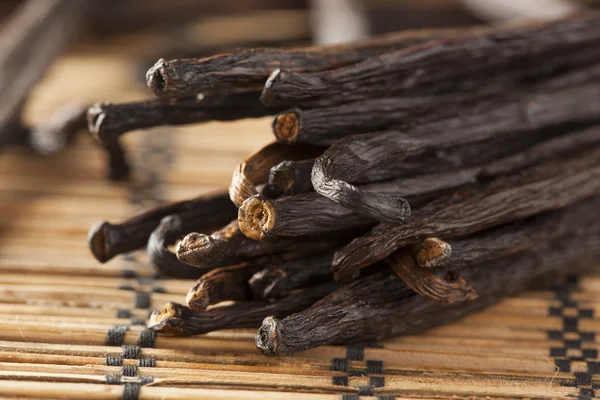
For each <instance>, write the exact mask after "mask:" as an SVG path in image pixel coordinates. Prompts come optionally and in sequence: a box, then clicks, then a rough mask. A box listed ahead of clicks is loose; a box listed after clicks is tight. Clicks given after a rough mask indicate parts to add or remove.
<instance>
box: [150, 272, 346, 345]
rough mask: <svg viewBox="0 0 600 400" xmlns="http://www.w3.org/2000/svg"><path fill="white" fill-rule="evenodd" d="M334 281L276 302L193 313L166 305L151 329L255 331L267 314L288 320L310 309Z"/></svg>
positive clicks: (173, 331) (178, 333)
mask: <svg viewBox="0 0 600 400" xmlns="http://www.w3.org/2000/svg"><path fill="white" fill-rule="evenodd" d="M336 287H337V285H336V284H335V283H334V282H327V283H324V284H321V285H317V286H314V287H310V288H305V289H298V290H295V291H294V292H292V293H290V295H289V296H287V297H285V298H283V299H280V300H278V301H275V302H262V301H248V302H240V303H237V304H233V305H231V306H225V307H217V308H214V309H212V310H209V311H194V310H191V309H189V308H187V307H185V306H182V305H180V304H176V303H167V304H166V305H165V306H164V307H163V308H162V309H161V310H160V311H155V312H153V313H152V315H151V317H150V321H149V322H148V327H149V328H150V329H152V330H154V331H157V332H158V333H161V334H166V335H173V336H189V335H199V334H202V333H208V332H212V331H216V330H220V329H233V328H256V327H257V326H259V325H260V323H261V321H262V320H263V319H264V318H265V317H266V316H268V315H278V316H280V317H285V316H288V315H291V314H293V313H295V312H298V311H301V310H304V309H305V308H307V307H310V306H311V305H312V304H313V303H314V302H316V301H318V300H320V299H322V298H323V297H325V296H327V295H328V294H330V293H331V292H333V291H334V290H335V289H336Z"/></svg>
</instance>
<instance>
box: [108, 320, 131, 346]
mask: <svg viewBox="0 0 600 400" xmlns="http://www.w3.org/2000/svg"><path fill="white" fill-rule="evenodd" d="M128 330H129V327H128V326H126V325H116V326H113V327H112V328H110V329H109V330H108V332H107V333H106V345H107V346H121V345H123V342H124V341H125V334H126V333H127V331H128Z"/></svg>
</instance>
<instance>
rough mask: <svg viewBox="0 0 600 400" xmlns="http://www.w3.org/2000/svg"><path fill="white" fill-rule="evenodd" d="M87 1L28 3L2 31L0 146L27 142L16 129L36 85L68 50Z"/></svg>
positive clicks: (10, 19) (0, 42)
mask: <svg viewBox="0 0 600 400" xmlns="http://www.w3.org/2000/svg"><path fill="white" fill-rule="evenodd" d="M88 5H89V2H88V1H74V0H51V1H40V0H28V1H26V2H23V4H22V5H20V6H19V8H17V9H16V10H15V11H14V12H13V13H11V15H10V16H9V18H8V21H7V22H6V23H5V24H4V25H3V28H2V30H1V32H0V38H1V39H0V48H2V52H1V54H0V104H1V105H2V106H1V107H0V147H3V146H5V145H9V144H14V143H19V142H25V141H26V140H23V139H22V138H18V137H13V136H16V135H23V134H27V131H24V130H19V129H14V127H13V126H12V124H13V122H14V120H15V119H17V118H19V113H20V112H21V111H22V110H21V107H22V105H23V104H24V102H25V101H26V98H27V96H28V94H29V92H30V90H31V89H32V88H33V86H34V85H35V84H36V83H37V82H38V81H39V80H41V78H42V77H43V75H44V73H45V72H46V70H47V69H48V67H49V66H50V65H51V63H52V62H53V61H54V60H55V59H56V58H57V57H58V56H59V55H60V54H61V53H62V52H63V51H64V50H65V48H66V46H67V45H68V44H69V42H70V41H71V39H72V37H73V35H74V33H75V29H76V28H77V26H79V24H80V23H81V22H82V21H83V19H84V17H85V14H86V9H87V8H88Z"/></svg>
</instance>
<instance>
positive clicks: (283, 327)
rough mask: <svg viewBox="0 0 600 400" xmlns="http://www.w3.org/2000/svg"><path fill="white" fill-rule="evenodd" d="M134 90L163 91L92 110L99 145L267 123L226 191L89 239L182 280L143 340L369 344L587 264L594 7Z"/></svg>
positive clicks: (265, 346) (242, 64) (421, 34)
mask: <svg viewBox="0 0 600 400" xmlns="http://www.w3.org/2000/svg"><path fill="white" fill-rule="evenodd" d="M147 78H148V85H149V87H150V89H151V90H152V91H153V92H154V93H155V94H156V95H158V96H159V97H160V99H157V100H152V101H149V102H145V103H130V104H112V105H110V106H104V105H101V106H97V107H94V108H92V109H90V112H89V115H88V117H89V122H90V128H91V130H92V131H93V133H94V134H95V135H96V136H97V137H98V138H99V139H100V140H101V141H105V142H111V141H114V140H116V138H118V137H119V136H120V135H122V134H124V133H126V132H128V131H131V130H134V129H137V128H142V127H150V126H156V125H164V124H188V123H197V122H204V121H209V120H234V119H240V118H248V117H259V116H264V115H270V114H275V117H274V119H273V124H272V129H273V132H274V134H275V137H276V138H277V141H276V142H274V143H272V144H270V145H268V146H266V147H264V148H263V149H261V150H260V151H258V152H256V153H255V154H252V155H250V156H249V157H247V158H246V159H245V160H243V161H242V162H241V163H240V165H239V167H238V168H237V169H236V170H235V171H234V174H233V179H232V183H231V186H230V188H229V191H228V192H225V191H223V192H218V193H212V194H210V195H204V196H200V197H198V198H195V199H191V200H186V201H182V202H178V203H173V204H168V205H164V206H160V207H157V208H155V209H151V210H149V211H147V212H145V213H143V214H140V215H137V216H135V217H133V218H131V219H129V220H127V221H124V222H122V223H119V224H110V223H108V222H104V223H102V224H99V225H97V226H95V227H93V228H92V230H91V232H90V243H89V245H90V248H91V250H92V252H93V254H94V255H95V257H96V258H97V259H98V260H99V261H101V262H106V261H108V260H109V259H111V258H112V257H114V256H115V255H117V254H121V253H126V252H129V251H132V250H135V249H139V248H141V247H144V246H147V251H148V254H149V256H150V258H151V260H152V262H153V263H154V264H155V266H156V268H157V269H158V271H159V272H160V274H162V275H163V276H171V277H179V278H198V277H199V280H198V282H197V283H196V285H194V287H192V288H191V289H190V291H189V293H188V295H187V306H183V305H179V304H174V303H169V304H167V305H166V306H165V307H164V308H163V309H161V310H160V311H156V312H155V313H154V314H153V316H152V318H151V320H150V327H151V328H153V329H155V330H156V331H158V332H160V333H165V334H173V335H193V334H201V333H206V332H209V331H213V330H217V329H224V328H238V327H240V328H241V327H245V328H248V327H255V328H259V327H260V329H259V332H258V334H257V336H256V344H257V348H258V349H259V350H261V351H262V352H263V353H264V354H267V355H285V354H291V353H294V352H297V351H301V350H303V349H307V348H311V347H315V346H318V345H323V344H331V343H351V342H372V341H374V340H380V339H384V338H386V337H390V336H394V335H400V334H405V333H414V332H417V331H420V330H423V329H426V328H429V327H432V326H434V325H437V324H441V323H444V322H448V321H452V320H455V319H457V318H459V317H461V316H464V315H465V314H467V313H469V312H471V311H473V310H476V309H479V308H481V307H483V306H486V305H489V304H491V303H493V302H495V301H497V300H498V299H500V298H502V297H504V296H507V295H510V294H514V293H517V292H518V291H521V290H524V289H526V288H527V287H529V286H530V285H531V284H532V283H534V282H536V283H540V282H543V283H544V284H546V285H550V284H553V283H556V282H557V281H558V280H560V279H561V278H562V277H564V276H565V275H566V274H571V273H580V272H583V271H586V270H589V269H590V268H592V267H593V266H594V264H595V262H596V260H597V257H598V256H600V14H597V13H586V14H578V15H574V16H571V17H568V18H565V19H562V20H559V21H554V22H545V23H536V24H527V25H513V26H500V27H477V28H473V29H444V30H429V31H417V32H403V33H399V34H391V35H387V36H383V37H376V38H372V39H369V40H366V41H363V42H356V43H350V44H346V45H339V46H330V47H314V48H303V49H295V50H275V49H254V50H248V51H240V52H235V53H230V54H222V55H217V56H214V57H210V58H205V59H181V60H172V61H165V60H159V61H158V62H157V63H156V65H155V66H154V67H153V68H151V69H150V70H149V71H148V74H147ZM198 94H202V96H198ZM179 239H181V241H179ZM178 241H179V242H178ZM176 242H178V244H177V251H176V254H173V253H172V252H171V251H169V246H171V245H173V244H175V243H176ZM223 301H234V303H233V304H232V305H227V306H221V307H213V308H210V309H208V310H207V307H209V306H211V305H214V304H217V303H220V302H223ZM261 322H262V326H261Z"/></svg>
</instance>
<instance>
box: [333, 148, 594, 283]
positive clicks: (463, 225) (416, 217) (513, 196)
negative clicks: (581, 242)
mask: <svg viewBox="0 0 600 400" xmlns="http://www.w3.org/2000/svg"><path fill="white" fill-rule="evenodd" d="M599 177H600V148H598V147H596V148H593V149H592V150H589V151H585V152H580V153H576V154H573V155H571V156H570V157H564V158H563V159H561V163H556V162H555V161H550V162H546V163H542V164H538V165H536V166H534V167H531V168H528V169H525V170H524V171H523V172H520V173H517V174H513V175H508V176H503V177H500V178H496V179H492V180H490V181H489V182H486V183H485V184H479V185H474V186H473V187H471V188H467V189H463V190H459V191H457V192H456V193H454V194H451V195H449V196H446V197H442V198H440V199H439V200H436V201H434V202H431V203H429V204H427V205H426V206H424V207H422V208H420V209H419V210H417V211H415V212H414V213H413V215H412V216H411V218H410V219H408V220H407V221H406V222H405V223H404V224H402V225H395V224H380V225H378V226H376V227H375V228H374V229H373V230H371V232H369V233H368V234H366V235H364V236H362V237H359V238H356V239H354V240H353V241H352V242H350V244H348V245H347V246H345V247H344V248H342V249H341V250H339V251H338V252H337V253H336V255H335V257H334V261H333V266H332V271H333V272H334V276H335V278H336V280H338V281H349V280H353V279H356V278H357V277H358V275H359V271H360V268H362V267H366V266H368V265H370V264H372V263H374V262H376V261H378V260H382V259H384V258H386V257H388V256H389V255H390V254H392V253H393V252H395V251H396V250H397V249H398V248H400V247H402V246H405V245H408V244H411V243H415V242H417V241H419V240H422V239H424V238H425V237H427V236H439V237H453V236H459V235H466V234H469V233H473V232H477V231H480V230H482V229H486V228H491V227H493V226H497V225H501V224H504V223H508V222H511V221H515V220H519V219H522V218H527V217H530V216H533V215H536V214H540V213H543V212H548V211H552V210H555V209H559V208H562V207H566V206H568V205H570V204H574V203H577V202H579V201H582V200H584V199H586V198H589V197H593V196H595V195H597V194H599V193H600V179H598V178H599Z"/></svg>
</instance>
